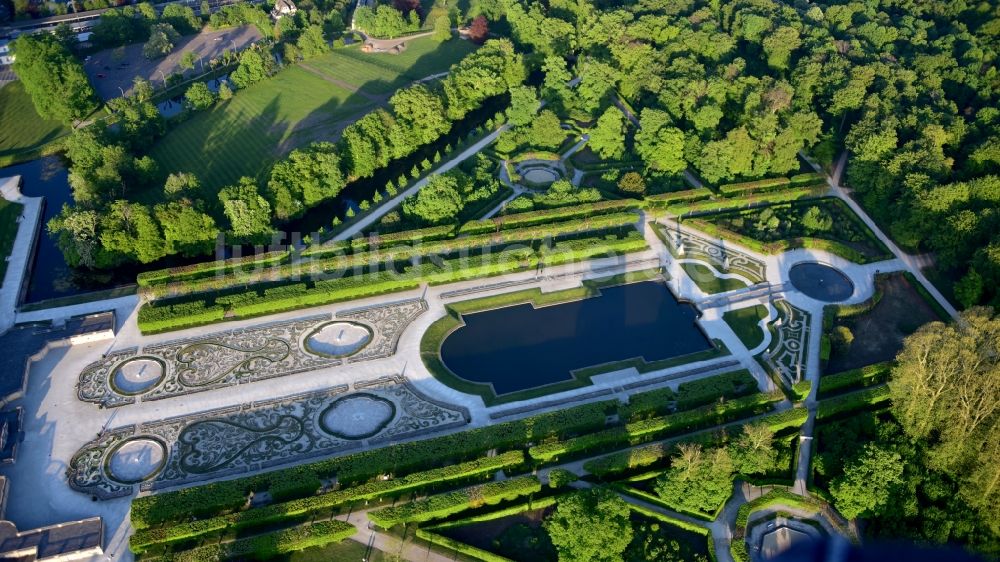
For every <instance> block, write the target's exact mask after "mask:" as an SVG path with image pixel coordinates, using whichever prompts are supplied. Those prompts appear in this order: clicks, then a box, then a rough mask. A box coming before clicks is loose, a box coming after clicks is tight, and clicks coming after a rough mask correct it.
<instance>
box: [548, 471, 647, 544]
mask: <svg viewBox="0 0 1000 562" xmlns="http://www.w3.org/2000/svg"><path fill="white" fill-rule="evenodd" d="M630 513H631V510H630V509H629V507H628V505H627V504H626V503H625V502H624V501H623V500H622V499H621V498H619V497H618V496H617V495H616V494H614V493H613V492H611V491H609V490H607V489H606V488H596V489H593V490H587V491H582V492H577V493H574V494H573V495H570V496H567V497H565V498H564V499H561V500H560V501H559V503H558V504H556V510H555V512H554V513H553V514H552V515H551V516H550V517H549V518H548V519H546V520H545V523H544V525H545V530H546V531H548V533H549V537H551V538H552V544H553V545H555V547H556V550H557V551H558V552H559V560H560V562H571V561H572V562H575V561H578V560H589V561H591V562H615V561H620V560H621V558H622V553H623V552H625V549H626V548H627V547H628V544H629V543H630V542H632V524H631V521H630V520H629V516H630Z"/></svg>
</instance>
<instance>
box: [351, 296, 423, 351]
mask: <svg viewBox="0 0 1000 562" xmlns="http://www.w3.org/2000/svg"><path fill="white" fill-rule="evenodd" d="M426 311H427V301H425V300H424V299H411V300H406V301H400V302H397V303H391V304H384V305H376V306H370V307H365V308H360V309H357V310H348V311H343V312H338V313H337V318H340V319H345V320H354V321H360V322H361V323H363V324H367V325H370V326H376V327H377V328H378V329H377V330H375V337H374V339H373V341H372V342H371V343H369V344H368V346H367V347H365V348H364V349H362V350H361V351H360V352H358V353H355V354H354V355H351V356H350V357H348V358H347V361H348V362H350V363H354V362H357V361H366V360H370V359H379V358H382V357H389V356H390V355H392V354H393V353H396V344H397V343H398V342H399V337H400V336H401V335H402V334H403V330H405V329H406V327H407V326H409V325H410V323H411V322H413V321H414V320H416V319H417V317H418V316H420V315H421V314H423V313H424V312H426Z"/></svg>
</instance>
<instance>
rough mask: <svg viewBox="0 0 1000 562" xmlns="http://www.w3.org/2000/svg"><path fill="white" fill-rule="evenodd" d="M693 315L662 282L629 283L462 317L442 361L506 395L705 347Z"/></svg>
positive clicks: (447, 341) (444, 348)
mask: <svg viewBox="0 0 1000 562" xmlns="http://www.w3.org/2000/svg"><path fill="white" fill-rule="evenodd" d="M695 317H696V311H695V309H694V308H693V307H691V306H690V305H687V304H680V303H678V302H677V300H676V299H675V298H674V296H673V294H672V293H671V292H670V291H669V290H668V289H667V287H666V285H665V284H663V283H662V282H658V281H646V282H642V283H633V284H629V285H622V286H618V287H611V288H606V289H602V290H601V295H600V296H598V297H593V298H588V299H584V300H580V301H575V302H568V303H563V304H558V305H552V306H545V307H541V308H534V307H533V306H532V305H531V304H523V305H516V306H509V307H504V308H498V309H496V310H489V311H484V312H476V313H471V314H464V315H463V319H464V321H465V326H462V327H460V328H458V329H457V330H455V331H454V332H452V333H451V334H450V335H449V336H448V337H447V338H446V339H445V340H444V342H443V343H442V345H441V358H442V360H443V361H444V363H445V365H447V367H448V368H449V369H450V370H451V371H452V372H453V373H455V374H456V375H458V376H459V377H462V378H464V379H467V380H470V381H474V382H481V383H489V384H492V385H493V389H494V392H496V393H497V394H506V393H510V392H515V391H518V390H524V389H527V388H533V387H537V386H542V385H546V384H552V383H557V382H561V381H565V380H569V379H571V378H572V371H574V370H576V369H581V368H583V367H589V366H593V365H601V364H604V363H610V362H613V361H621V360H626V359H631V358H635V357H641V358H643V359H644V360H645V361H647V362H652V361H659V360H663V359H669V358H672V357H677V356H680V355H687V354H689V353H694V352H698V351H703V350H706V349H709V348H710V347H711V346H712V344H711V342H710V341H709V340H708V338H706V337H705V335H704V333H703V332H702V331H701V329H700V328H699V327H698V326H697V324H696V323H695Z"/></svg>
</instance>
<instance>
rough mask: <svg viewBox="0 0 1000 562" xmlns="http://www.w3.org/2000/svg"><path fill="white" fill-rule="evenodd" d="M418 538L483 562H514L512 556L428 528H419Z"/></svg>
mask: <svg viewBox="0 0 1000 562" xmlns="http://www.w3.org/2000/svg"><path fill="white" fill-rule="evenodd" d="M417 538H418V539H423V540H425V541H427V542H429V543H431V544H435V545H437V546H440V547H443V548H447V549H449V550H453V551H455V552H457V553H459V554H464V555H466V556H471V557H473V558H475V559H477V560H482V561H483V562H514V561H513V560H511V559H510V558H505V557H503V556H500V555H499V554H494V553H492V552H490V551H488V550H483V549H481V548H476V547H474V546H472V545H470V544H466V543H464V542H459V541H456V540H455V539H450V538H448V537H445V536H443V535H439V534H437V533H432V532H431V531H428V530H427V529H417Z"/></svg>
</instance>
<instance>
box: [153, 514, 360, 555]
mask: <svg viewBox="0 0 1000 562" xmlns="http://www.w3.org/2000/svg"><path fill="white" fill-rule="evenodd" d="M356 532H357V529H355V528H354V525H351V524H350V523H345V522H343V521H336V520H333V521H319V522H316V523H312V524H309V525H300V526H298V527H292V528H291V529H283V530H281V531H275V532H273V533H267V534H264V535H257V536H255V537H249V538H245V539H239V540H236V541H233V542H228V543H221V544H212V545H207V546H202V547H198V548H195V549H192V550H186V551H182V552H177V553H174V558H173V559H174V560H175V561H176V562H216V561H220V560H229V559H231V558H240V557H248V556H252V557H253V559H255V560H266V559H268V558H273V557H275V556H277V555H279V554H285V553H288V552H294V551H296V550H303V549H306V548H310V547H313V546H324V545H327V544H331V543H335V542H340V541H342V540H344V539H347V538H350V537H352V536H353V535H354V534H355V533H356Z"/></svg>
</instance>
